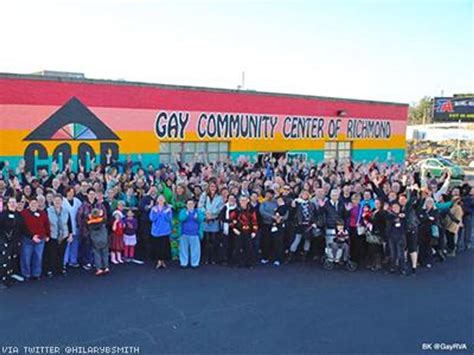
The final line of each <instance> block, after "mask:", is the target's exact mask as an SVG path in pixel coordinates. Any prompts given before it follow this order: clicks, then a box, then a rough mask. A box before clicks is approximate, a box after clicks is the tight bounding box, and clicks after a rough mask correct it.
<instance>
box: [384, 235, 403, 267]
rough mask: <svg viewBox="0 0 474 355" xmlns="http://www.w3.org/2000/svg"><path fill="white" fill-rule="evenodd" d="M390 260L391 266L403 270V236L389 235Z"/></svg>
mask: <svg viewBox="0 0 474 355" xmlns="http://www.w3.org/2000/svg"><path fill="white" fill-rule="evenodd" d="M388 244H389V249H390V262H391V264H392V267H393V268H395V267H397V265H398V267H399V269H400V270H405V238H404V237H403V236H389V238H388Z"/></svg>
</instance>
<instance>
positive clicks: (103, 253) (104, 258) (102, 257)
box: [92, 246, 109, 270]
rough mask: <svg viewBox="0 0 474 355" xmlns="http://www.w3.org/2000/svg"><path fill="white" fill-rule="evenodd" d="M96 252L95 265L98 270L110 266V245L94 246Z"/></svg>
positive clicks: (93, 251)
mask: <svg viewBox="0 0 474 355" xmlns="http://www.w3.org/2000/svg"><path fill="white" fill-rule="evenodd" d="M92 253H93V254H94V265H95V267H96V269H97V270H99V269H107V268H108V267H109V247H108V246H106V247H105V248H100V249H99V248H92Z"/></svg>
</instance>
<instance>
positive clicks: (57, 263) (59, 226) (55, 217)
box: [44, 194, 73, 276]
mask: <svg viewBox="0 0 474 355" xmlns="http://www.w3.org/2000/svg"><path fill="white" fill-rule="evenodd" d="M47 213H48V219H49V225H50V238H49V240H48V241H47V242H46V244H45V249H44V271H45V273H46V275H47V276H52V275H53V274H54V275H64V274H66V268H65V266H64V254H65V252H66V247H67V245H68V244H69V243H71V242H72V239H73V236H72V227H71V220H70V217H69V216H70V215H69V213H68V211H67V210H66V209H65V208H64V204H63V197H62V196H61V195H59V194H57V195H55V196H54V199H53V205H52V206H50V207H48V209H47Z"/></svg>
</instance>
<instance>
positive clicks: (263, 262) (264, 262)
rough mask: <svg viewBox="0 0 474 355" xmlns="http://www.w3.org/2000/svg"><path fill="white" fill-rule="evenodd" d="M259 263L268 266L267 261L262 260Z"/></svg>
mask: <svg viewBox="0 0 474 355" xmlns="http://www.w3.org/2000/svg"><path fill="white" fill-rule="evenodd" d="M260 262H261V263H262V264H263V265H265V264H268V260H267V259H262V260H261V261H260Z"/></svg>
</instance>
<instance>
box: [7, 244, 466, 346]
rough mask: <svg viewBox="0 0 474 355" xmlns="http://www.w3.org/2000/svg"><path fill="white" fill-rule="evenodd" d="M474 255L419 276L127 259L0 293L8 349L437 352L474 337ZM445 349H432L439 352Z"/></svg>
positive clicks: (314, 267) (301, 266) (298, 266)
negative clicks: (153, 264)
mask: <svg viewBox="0 0 474 355" xmlns="http://www.w3.org/2000/svg"><path fill="white" fill-rule="evenodd" d="M472 264H473V253H472V252H469V253H464V254H462V255H460V256H459V257H457V258H455V259H450V260H449V261H448V262H446V263H443V264H436V265H435V266H434V269H432V270H426V269H420V270H419V272H418V275H417V276H416V277H402V276H399V275H392V274H384V273H376V274H374V273H371V272H369V271H365V270H364V271H356V272H354V273H350V272H348V271H345V270H343V269H340V270H332V271H325V270H323V269H322V268H321V266H320V265H319V264H312V265H307V264H295V265H289V266H283V267H280V268H276V267H274V266H265V267H260V266H259V267H257V268H255V269H253V270H247V269H238V268H229V267H220V266H205V267H202V268H201V269H199V270H181V269H178V268H171V269H168V270H152V269H151V268H150V267H147V266H146V265H145V266H137V265H122V266H119V267H116V268H114V269H113V270H112V273H111V274H110V275H109V276H107V277H100V278H98V277H94V276H92V274H90V275H89V274H86V272H84V271H78V270H74V271H73V272H71V273H70V274H69V275H68V276H67V277H64V278H60V277H58V278H52V279H47V280H43V281H40V282H31V283H28V284H21V285H16V286H15V287H12V288H11V289H9V290H8V291H6V292H2V293H0V305H1V306H0V307H1V312H0V322H1V327H0V345H2V346H8V345H19V346H25V345H27V346H39V345H57V346H66V345H73V346H95V345H110V346H139V347H140V353H141V354H158V353H271V354H275V353H371V354H381V353H399V354H416V353H420V354H421V353H425V354H426V353H427V352H426V351H423V350H422V344H423V343H436V342H438V343H446V344H450V343H466V344H467V345H468V346H470V349H469V350H468V351H466V352H470V353H472V349H473V348H472V343H473V267H472V266H473V265H472ZM429 353H430V354H431V353H436V352H434V351H432V352H429Z"/></svg>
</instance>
